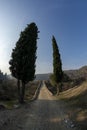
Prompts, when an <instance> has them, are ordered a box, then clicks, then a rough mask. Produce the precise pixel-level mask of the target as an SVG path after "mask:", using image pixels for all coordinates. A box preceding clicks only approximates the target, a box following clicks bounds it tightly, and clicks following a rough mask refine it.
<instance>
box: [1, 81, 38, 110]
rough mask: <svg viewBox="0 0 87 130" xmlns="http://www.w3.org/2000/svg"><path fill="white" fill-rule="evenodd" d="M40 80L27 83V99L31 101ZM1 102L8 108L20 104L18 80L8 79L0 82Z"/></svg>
mask: <svg viewBox="0 0 87 130" xmlns="http://www.w3.org/2000/svg"><path fill="white" fill-rule="evenodd" d="M39 83H40V81H33V82H30V83H28V84H27V85H26V88H25V101H30V100H31V99H32V98H33V96H34V94H35V91H36V89H37V87H38V85H39ZM0 104H2V105H4V106H5V107H6V108H9V109H12V108H13V107H14V105H15V104H18V92H17V84H16V80H8V81H6V82H3V83H2V84H0Z"/></svg>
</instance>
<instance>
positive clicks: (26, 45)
mask: <svg viewBox="0 0 87 130" xmlns="http://www.w3.org/2000/svg"><path fill="white" fill-rule="evenodd" d="M38 33H39V31H38V28H37V26H36V24H35V23H31V24H28V25H27V27H26V28H25V30H24V31H23V32H21V34H20V38H19V40H18V41H17V43H16V47H15V48H14V49H13V52H12V55H11V57H12V58H11V60H10V61H9V64H10V67H9V68H10V71H11V74H12V75H13V76H14V77H15V78H17V85H18V95H19V102H20V103H23V102H24V94H25V84H26V83H28V82H29V81H32V80H33V79H34V76H35V61H36V50H37V39H38ZM20 82H21V84H22V87H20Z"/></svg>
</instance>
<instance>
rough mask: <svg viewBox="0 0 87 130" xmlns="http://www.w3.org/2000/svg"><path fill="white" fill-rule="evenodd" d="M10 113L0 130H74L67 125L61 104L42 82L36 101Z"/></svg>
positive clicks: (74, 129) (74, 128)
mask: <svg viewBox="0 0 87 130" xmlns="http://www.w3.org/2000/svg"><path fill="white" fill-rule="evenodd" d="M9 112H10V111H9ZM10 113H12V114H10V115H12V116H11V117H9V118H10V119H8V122H6V123H5V124H4V125H3V127H2V128H1V129H0V130H76V127H73V126H71V124H69V122H68V120H67V115H66V114H65V113H64V108H63V104H61V103H60V101H57V100H56V98H54V97H53V96H52V94H51V93H50V92H49V91H48V89H47V87H46V86H45V84H44V82H43V83H42V85H41V89H40V93H39V96H38V99H37V100H35V101H34V102H31V103H30V104H26V105H25V106H23V107H22V108H20V109H16V110H15V111H11V112H10Z"/></svg>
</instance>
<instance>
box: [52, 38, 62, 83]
mask: <svg viewBox="0 0 87 130" xmlns="http://www.w3.org/2000/svg"><path fill="white" fill-rule="evenodd" d="M52 46H53V76H54V80H55V82H56V83H57V84H58V83H60V82H61V81H62V76H63V71H62V62H61V58H60V53H59V48H58V45H57V42H56V39H55V37H54V36H53V37H52Z"/></svg>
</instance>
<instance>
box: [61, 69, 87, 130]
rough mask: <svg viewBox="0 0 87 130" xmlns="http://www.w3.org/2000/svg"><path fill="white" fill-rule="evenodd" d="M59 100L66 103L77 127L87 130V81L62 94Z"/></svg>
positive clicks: (69, 114)
mask: <svg viewBox="0 0 87 130" xmlns="http://www.w3.org/2000/svg"><path fill="white" fill-rule="evenodd" d="M82 70H83V69H82ZM58 99H59V100H62V101H63V102H65V105H66V108H67V110H66V111H67V113H68V116H69V118H71V119H72V120H73V121H74V123H75V125H77V126H80V128H81V129H80V130H87V81H85V82H83V83H82V84H81V85H80V86H78V87H77V86H76V87H74V88H71V89H69V90H67V91H64V92H61V93H60V95H59V96H58Z"/></svg>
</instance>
